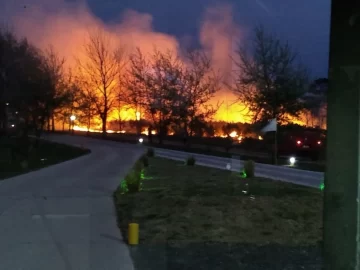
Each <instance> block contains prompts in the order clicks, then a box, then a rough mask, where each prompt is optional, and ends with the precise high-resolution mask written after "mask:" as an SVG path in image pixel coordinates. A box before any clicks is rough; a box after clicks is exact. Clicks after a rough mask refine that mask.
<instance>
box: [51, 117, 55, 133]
mask: <svg viewBox="0 0 360 270" xmlns="http://www.w3.org/2000/svg"><path fill="white" fill-rule="evenodd" d="M51 131H52V132H55V116H54V114H53V115H52V116H51Z"/></svg>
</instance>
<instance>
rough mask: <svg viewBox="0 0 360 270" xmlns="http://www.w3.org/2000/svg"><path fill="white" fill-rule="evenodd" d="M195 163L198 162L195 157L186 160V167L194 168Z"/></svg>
mask: <svg viewBox="0 0 360 270" xmlns="http://www.w3.org/2000/svg"><path fill="white" fill-rule="evenodd" d="M195 163H196V160H195V158H194V157H193V156H190V157H188V158H187V160H186V165H188V166H194V165H195Z"/></svg>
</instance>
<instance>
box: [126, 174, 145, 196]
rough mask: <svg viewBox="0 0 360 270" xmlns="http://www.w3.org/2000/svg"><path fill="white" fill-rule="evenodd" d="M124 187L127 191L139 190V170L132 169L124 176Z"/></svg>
mask: <svg viewBox="0 0 360 270" xmlns="http://www.w3.org/2000/svg"><path fill="white" fill-rule="evenodd" d="M124 181H125V183H126V188H127V191H128V192H129V193H135V192H139V191H140V188H141V172H140V171H136V170H132V171H131V172H130V173H129V174H128V175H126V177H125V180H124Z"/></svg>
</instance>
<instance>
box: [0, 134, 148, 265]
mask: <svg viewBox="0 0 360 270" xmlns="http://www.w3.org/2000/svg"><path fill="white" fill-rule="evenodd" d="M57 137H58V136H57ZM57 137H54V138H55V139H57ZM57 140H58V139H57ZM65 141H66V142H69V143H74V144H80V143H81V144H83V145H84V146H85V147H87V148H90V149H91V150H92V153H91V154H90V155H87V156H84V157H81V158H78V159H76V160H73V161H71V162H65V163H62V164H58V165H55V166H52V167H48V168H45V169H43V170H40V171H36V172H32V173H29V174H26V175H22V176H18V177H15V178H12V179H7V180H4V181H2V182H0V239H1V241H0V262H1V269H14V270H15V269H24V270H48V269H52V270H58V269H59V270H75V269H76V270H89V269H94V270H95V269H96V270H102V269H106V270H113V269H121V270H133V269H134V267H133V263H132V260H131V258H130V254H129V250H128V248H127V245H126V244H125V243H124V242H123V240H122V237H121V234H120V230H119V229H118V227H117V225H116V224H117V222H116V215H115V212H114V206H113V200H112V192H113V191H114V190H115V188H116V186H117V185H118V184H119V181H120V179H121V177H123V176H124V175H125V174H126V172H127V171H128V169H129V168H130V167H131V166H132V164H133V162H135V160H136V159H137V158H138V157H139V155H140V154H141V149H140V148H137V147H136V146H131V145H130V146H129V145H122V144H119V143H114V144H108V143H106V144H103V143H100V142H98V141H96V140H89V139H87V138H81V137H71V136H61V138H60V142H65Z"/></svg>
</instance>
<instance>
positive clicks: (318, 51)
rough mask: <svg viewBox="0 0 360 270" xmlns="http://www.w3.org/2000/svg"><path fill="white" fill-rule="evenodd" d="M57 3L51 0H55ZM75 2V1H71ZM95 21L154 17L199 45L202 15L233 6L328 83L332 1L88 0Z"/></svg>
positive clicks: (241, 20)
mask: <svg viewBox="0 0 360 270" xmlns="http://www.w3.org/2000/svg"><path fill="white" fill-rule="evenodd" d="M50 1H51V0H50ZM69 1H74V0H69ZM87 2H88V4H89V7H90V9H91V11H92V12H93V13H94V15H96V16H98V17H100V18H101V19H102V20H103V21H104V22H106V23H113V22H116V21H118V20H120V19H121V16H120V14H121V13H122V12H123V11H124V10H126V9H134V10H136V11H139V12H143V13H149V14H151V15H153V25H154V28H155V30H157V31H160V32H165V33H168V34H171V35H175V36H177V37H178V38H179V40H183V39H186V40H188V39H189V37H191V39H192V40H193V43H196V38H197V33H198V31H199V28H200V26H201V20H202V14H203V13H204V11H205V10H206V8H207V7H209V6H216V5H219V3H221V4H224V3H229V4H231V6H232V11H233V15H234V20H235V22H236V23H237V24H239V25H240V26H241V27H246V29H248V32H249V31H250V30H251V28H252V27H253V26H254V25H256V24H258V23H261V24H264V25H266V26H267V27H269V29H271V31H274V32H275V33H276V34H278V35H279V37H281V38H284V39H286V40H288V41H289V42H290V43H291V45H292V46H293V48H294V49H296V50H297V51H298V52H299V54H300V56H301V59H302V61H303V62H304V63H305V64H306V65H307V66H308V67H309V68H310V70H311V71H312V74H313V75H314V76H320V77H321V76H325V77H327V65H328V63H327V62H328V47H329V44H328V43H329V42H328V40H329V28H330V26H329V24H330V1H328V0H316V1H312V0H301V1H295V0H230V1H227V2H225V1H221V2H219V1H214V0H181V1H168V0H87Z"/></svg>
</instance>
